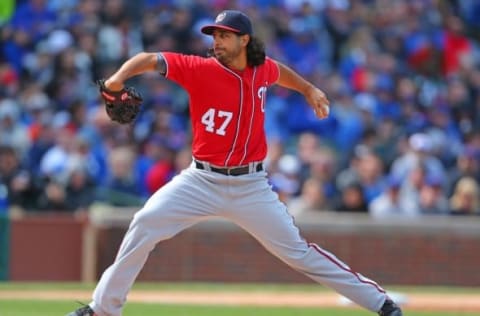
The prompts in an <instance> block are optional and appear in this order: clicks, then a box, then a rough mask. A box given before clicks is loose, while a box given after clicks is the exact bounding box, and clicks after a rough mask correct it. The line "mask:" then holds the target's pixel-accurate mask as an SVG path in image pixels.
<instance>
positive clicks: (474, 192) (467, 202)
mask: <svg viewBox="0 0 480 316" xmlns="http://www.w3.org/2000/svg"><path fill="white" fill-rule="evenodd" d="M450 214H452V215H478V214H480V193H479V185H478V182H476V181H475V179H473V178H471V177H464V178H461V179H460V180H459V181H458V182H457V184H456V186H455V191H454V193H453V195H452V197H451V198H450Z"/></svg>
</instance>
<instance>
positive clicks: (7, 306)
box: [0, 282, 480, 316]
mask: <svg viewBox="0 0 480 316" xmlns="http://www.w3.org/2000/svg"><path fill="white" fill-rule="evenodd" d="M94 287H95V284H79V283H55V282H51V283H48V282H45V283H23V282H0V292H1V291H5V292H8V291H20V292H22V291H25V297H24V298H22V299H14V300H11V299H3V300H2V299H0V316H56V315H60V316H62V315H65V314H66V313H68V312H70V311H71V310H73V309H75V308H77V307H78V306H79V305H78V304H77V303H75V302H74V301H73V300H55V301H43V300H32V299H31V297H30V298H29V297H28V291H42V292H47V291H59V290H60V291H62V290H65V291H67V290H85V291H87V292H91V291H92V290H93V289H94ZM133 290H142V291H165V292H174V291H190V292H192V293H195V292H209V293H212V296H214V295H215V293H221V292H228V291H237V292H242V291H244V292H248V293H251V292H261V291H268V292H279V293H284V292H303V293H306V292H315V293H317V292H318V293H322V292H323V293H332V291H331V290H329V289H326V288H325V287H322V286H319V285H316V284H225V283H160V282H155V283H136V284H135V285H134V288H133ZM388 290H390V291H395V292H399V293H404V294H409V293H412V294H413V293H443V294H479V295H480V288H460V287H406V286H402V287H397V286H393V287H388ZM86 303H88V302H86ZM124 315H125V316H162V315H168V316H225V315H228V316H267V315H268V316H270V315H275V316H290V315H291V316H310V315H311V316H313V315H315V316H368V315H370V316H373V315H375V314H373V313H370V312H368V311H366V310H363V309H361V308H358V307H352V306H348V307H338V308H312V307H263V306H262V307H257V306H255V307H249V306H221V305H218V306H204V305H202V306H195V305H190V304H185V305H173V304H154V303H138V302H128V303H127V305H126V307H125V310H124ZM405 315H406V316H474V315H477V316H478V312H477V313H474V312H470V313H469V312H441V311H430V312H426V311H423V312H421V311H413V310H408V309H407V310H406V311H405Z"/></svg>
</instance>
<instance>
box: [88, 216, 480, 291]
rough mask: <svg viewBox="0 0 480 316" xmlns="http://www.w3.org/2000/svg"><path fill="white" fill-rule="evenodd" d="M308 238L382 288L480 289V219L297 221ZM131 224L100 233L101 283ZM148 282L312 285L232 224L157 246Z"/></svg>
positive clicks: (204, 227) (206, 227) (207, 226)
mask: <svg viewBox="0 0 480 316" xmlns="http://www.w3.org/2000/svg"><path fill="white" fill-rule="evenodd" d="M297 224H298V226H299V227H300V229H301V231H302V235H303V236H304V237H305V238H306V239H307V240H308V241H309V242H315V243H317V244H319V245H320V246H322V247H323V248H324V249H326V250H329V251H330V252H332V253H334V254H335V255H336V256H337V257H339V258H341V259H342V260H343V261H345V262H346V263H347V264H349V265H350V267H351V268H353V269H354V270H356V271H358V272H361V273H362V274H364V275H365V276H368V277H371V278H372V279H374V280H376V281H378V282H380V283H382V284H406V285H421V284H425V285H462V286H478V284H480V273H478V271H479V268H480V266H479V262H480V219H478V218H467V219H462V218H451V217H429V218H424V219H415V220H406V219H398V220H390V221H384V222H381V221H374V220H372V219H370V218H368V217H366V216H354V215H339V214H314V215H312V214H311V215H309V216H305V217H303V218H299V219H297ZM125 227H126V224H125V223H124V224H119V223H118V222H116V223H115V224H114V225H106V223H105V222H103V223H102V225H100V226H99V228H98V236H97V237H98V243H97V254H96V255H97V277H98V276H99V273H100V272H101V271H103V270H104V269H105V268H106V267H107V266H108V265H109V264H110V263H111V262H112V260H113V258H114V256H115V254H116V251H117V249H118V245H119V244H120V241H121V238H122V237H123V234H124V232H125V230H126V228H125ZM139 280H142V281H220V282H311V281H310V280H309V279H308V278H306V277H305V276H303V275H302V274H300V273H298V272H296V271H294V270H292V269H290V268H289V267H287V266H286V265H285V264H284V263H282V262H280V260H278V259H277V258H275V257H273V256H272V255H270V254H269V253H267V251H265V250H264V249H263V248H262V247H261V246H260V245H259V244H258V242H257V241H256V240H254V239H253V238H252V237H250V236H249V235H248V234H247V233H245V232H244V231H243V230H241V229H239V228H237V227H236V226H235V225H233V224H231V223H228V222H224V221H208V222H205V223H202V224H198V225H196V226H194V227H192V228H190V229H188V230H186V231H184V232H182V233H180V234H179V235H177V236H175V237H174V238H172V239H170V240H167V241H164V242H162V243H160V244H158V245H157V247H156V248H155V249H154V250H153V251H152V253H151V255H150V257H149V259H148V261H147V263H146V265H145V266H144V269H143V270H142V272H141V274H140V275H139Z"/></svg>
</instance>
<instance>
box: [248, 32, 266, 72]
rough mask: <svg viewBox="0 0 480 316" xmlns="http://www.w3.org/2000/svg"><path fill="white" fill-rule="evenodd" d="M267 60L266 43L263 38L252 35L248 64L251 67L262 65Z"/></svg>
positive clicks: (249, 43) (249, 44)
mask: <svg viewBox="0 0 480 316" xmlns="http://www.w3.org/2000/svg"><path fill="white" fill-rule="evenodd" d="M264 62H265V44H264V43H263V42H262V40H261V39H259V38H258V37H255V36H250V41H249V42H248V44H247V64H248V65H249V66H250V67H254V66H259V65H262V64H263V63H264Z"/></svg>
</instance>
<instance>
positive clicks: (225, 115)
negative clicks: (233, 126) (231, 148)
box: [202, 108, 233, 136]
mask: <svg viewBox="0 0 480 316" xmlns="http://www.w3.org/2000/svg"><path fill="white" fill-rule="evenodd" d="M216 117H218V118H219V119H221V120H220V121H221V122H220V124H219V125H220V126H219V127H217V126H215V118H216ZM232 118H233V113H232V112H227V111H220V110H219V111H217V110H216V109H214V108H210V109H208V110H207V111H206V112H205V113H204V114H203V115H202V124H203V125H205V130H206V131H207V132H210V133H215V134H218V135H221V136H225V133H226V132H225V131H226V129H227V127H228V124H230V122H231V121H232ZM222 119H223V120H222Z"/></svg>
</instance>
